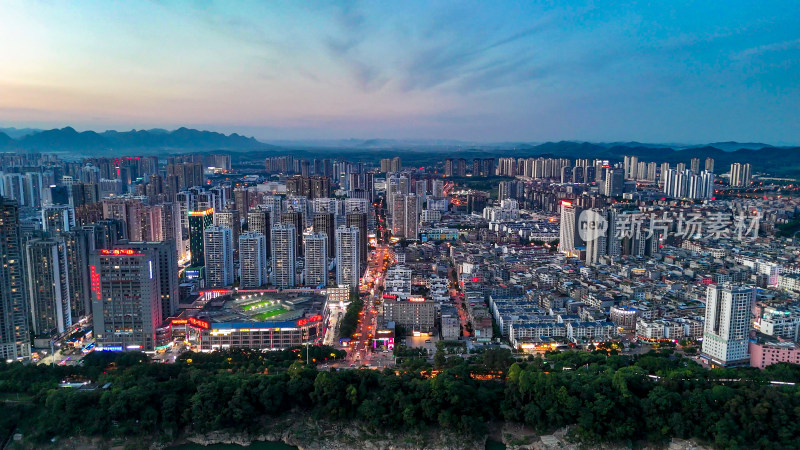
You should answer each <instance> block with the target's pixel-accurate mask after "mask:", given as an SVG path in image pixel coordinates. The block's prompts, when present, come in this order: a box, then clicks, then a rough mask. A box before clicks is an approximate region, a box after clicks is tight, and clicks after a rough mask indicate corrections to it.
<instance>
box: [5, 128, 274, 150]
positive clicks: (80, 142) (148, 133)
mask: <svg viewBox="0 0 800 450" xmlns="http://www.w3.org/2000/svg"><path fill="white" fill-rule="evenodd" d="M2 130H3V129H0V150H6V151H9V150H12V151H13V150H35V151H42V152H47V151H81V152H90V153H97V152H101V151H106V150H139V151H144V150H149V151H154V150H177V151H182V150H268V149H270V148H275V147H274V146H271V145H269V144H265V143H263V142H259V141H257V140H256V139H255V138H252V137H245V136H241V135H238V134H236V133H233V134H230V135H225V134H222V133H216V132H213V131H200V130H194V129H190V128H178V129H177V130H174V131H167V130H161V129H153V130H131V131H114V130H109V131H104V132H102V133H97V132H95V131H83V132H78V131H76V130H75V129H74V128H72V127H65V128H61V129H53V130H31V129H26V130H17V129H10V130H13V131H16V133H13V132H12V134H14V135H16V136H17V137H16V138H14V137H12V136H11V135H9V134H8V133H5V132H3V131H2ZM20 131H25V132H26V133H20Z"/></svg>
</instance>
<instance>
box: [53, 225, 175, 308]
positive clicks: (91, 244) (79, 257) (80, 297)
mask: <svg viewBox="0 0 800 450" xmlns="http://www.w3.org/2000/svg"><path fill="white" fill-rule="evenodd" d="M98 228H99V227H95V226H91V225H90V226H84V227H80V228H75V229H73V230H71V231H70V232H68V233H66V234H64V243H65V245H66V247H67V276H68V277H69V290H70V296H69V297H70V300H71V301H72V307H71V315H72V319H73V321H77V320H79V319H80V318H82V317H84V316H86V315H88V314H90V313H91V311H92V298H91V296H90V292H89V257H90V256H91V255H92V254H94V252H95V251H96V250H97V247H96V236H95V233H96V230H97V229H98ZM175 264H176V265H177V261H176V262H175Z"/></svg>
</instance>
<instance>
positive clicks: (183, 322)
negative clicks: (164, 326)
mask: <svg viewBox="0 0 800 450" xmlns="http://www.w3.org/2000/svg"><path fill="white" fill-rule="evenodd" d="M170 323H172V325H186V324H187V323H189V320H188V319H172V321H171V322H170Z"/></svg>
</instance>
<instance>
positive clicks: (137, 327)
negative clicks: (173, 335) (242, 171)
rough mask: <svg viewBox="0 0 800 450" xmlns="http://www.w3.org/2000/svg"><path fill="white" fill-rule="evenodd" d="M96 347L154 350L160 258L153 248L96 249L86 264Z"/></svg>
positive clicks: (158, 319)
mask: <svg viewBox="0 0 800 450" xmlns="http://www.w3.org/2000/svg"><path fill="white" fill-rule="evenodd" d="M89 277H90V280H91V281H90V285H91V293H92V316H93V321H94V333H95V339H96V342H97V348H98V349H102V350H106V351H129V350H145V351H147V350H154V348H155V345H156V329H157V328H158V326H159V324H160V323H161V321H162V313H161V295H160V293H161V280H160V277H159V258H158V254H157V252H156V251H155V250H154V249H152V248H146V247H143V248H141V249H133V248H116V249H113V250H105V249H103V250H99V251H98V252H97V253H96V254H94V255H92V257H91V258H90V264H89Z"/></svg>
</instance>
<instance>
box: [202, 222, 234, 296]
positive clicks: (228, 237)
mask: <svg viewBox="0 0 800 450" xmlns="http://www.w3.org/2000/svg"><path fill="white" fill-rule="evenodd" d="M203 236H204V240H203V246H204V254H205V266H206V286H208V287H224V286H230V285H232V284H233V275H234V274H233V230H231V229H230V228H227V227H218V226H211V227H208V228H206V229H205V231H204V232H203Z"/></svg>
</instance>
